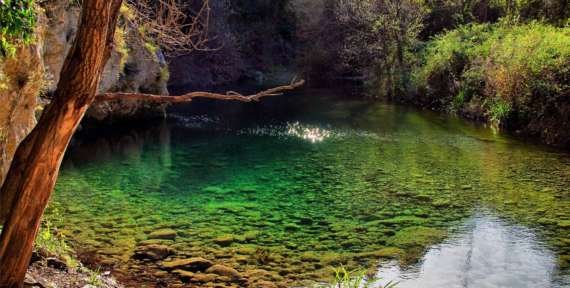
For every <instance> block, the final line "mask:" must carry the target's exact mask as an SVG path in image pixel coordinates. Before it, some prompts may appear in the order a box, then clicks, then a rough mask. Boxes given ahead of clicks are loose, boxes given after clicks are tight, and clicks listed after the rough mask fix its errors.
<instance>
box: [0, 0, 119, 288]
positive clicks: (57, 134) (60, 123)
mask: <svg viewBox="0 0 570 288" xmlns="http://www.w3.org/2000/svg"><path fill="white" fill-rule="evenodd" d="M120 5H121V0H83V10H82V14H81V22H80V25H79V28H78V32H77V36H76V38H75V40H74V44H73V47H72V48H71V50H70V52H69V54H68V55H67V58H66V60H65V63H64V66H63V69H62V71H61V78H60V79H61V80H60V81H59V84H58V87H57V89H56V92H55V96H54V100H53V101H52V103H51V104H50V105H49V106H48V107H47V108H46V110H45V112H44V113H43V114H42V116H41V118H40V120H39V122H38V125H37V126H36V127H35V128H34V130H32V132H31V133H30V134H29V135H28V137H26V138H25V139H24V141H23V142H22V143H21V144H20V146H19V147H18V149H17V151H16V154H15V156H14V160H13V162H12V165H11V167H10V170H9V172H8V175H7V177H6V180H5V182H4V185H3V186H2V190H1V191H0V193H1V194H2V201H3V203H2V213H3V215H2V216H3V217H2V219H4V217H6V219H7V221H6V222H5V223H4V228H3V230H2V236H1V238H0V287H10V288H11V287H22V286H23V280H24V277H25V274H26V270H27V268H28V265H29V262H30V258H31V254H32V249H33V244H34V239H35V237H36V234H37V231H38V227H39V225H40V220H41V216H42V215H43V212H44V210H45V207H46V205H47V203H48V200H49V198H50V195H51V193H52V191H53V188H54V185H55V181H56V178H57V175H58V171H59V167H60V164H61V161H62V158H63V154H64V152H65V150H66V149H67V145H68V144H69V141H70V139H71V136H72V135H73V133H74V132H75V130H76V128H77V126H78V124H79V122H80V121H81V119H82V118H83V115H84V114H85V111H86V110H87V108H88V107H89V105H90V104H91V103H92V102H93V100H94V99H95V95H96V92H97V86H98V84H99V80H100V77H101V74H102V71H103V68H104V66H105V63H106V62H107V59H108V58H109V56H110V53H111V50H112V45H113V36H114V33H115V26H116V21H117V17H118V12H119V8H120ZM6 208H8V209H6Z"/></svg>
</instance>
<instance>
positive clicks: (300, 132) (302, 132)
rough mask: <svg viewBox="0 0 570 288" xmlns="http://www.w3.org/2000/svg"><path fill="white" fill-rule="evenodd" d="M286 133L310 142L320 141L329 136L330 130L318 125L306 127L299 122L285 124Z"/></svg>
mask: <svg viewBox="0 0 570 288" xmlns="http://www.w3.org/2000/svg"><path fill="white" fill-rule="evenodd" d="M287 135H289V136H294V137H298V138H301V139H304V140H307V141H309V142H311V143H315V142H322V141H323V140H325V139H326V138H328V137H330V136H331V132H330V131H328V130H326V129H322V128H319V127H307V126H303V125H301V124H300V123H299V122H294V123H288V124H287Z"/></svg>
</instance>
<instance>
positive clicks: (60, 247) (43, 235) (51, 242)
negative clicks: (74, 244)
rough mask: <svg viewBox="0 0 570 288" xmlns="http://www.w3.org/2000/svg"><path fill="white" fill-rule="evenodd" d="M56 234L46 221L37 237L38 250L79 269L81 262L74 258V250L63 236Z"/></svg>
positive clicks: (36, 245)
mask: <svg viewBox="0 0 570 288" xmlns="http://www.w3.org/2000/svg"><path fill="white" fill-rule="evenodd" d="M56 234H57V233H56V231H55V230H54V229H53V226H52V225H51V222H50V221H48V220H45V219H44V221H43V223H42V226H41V228H40V231H39V232H38V236H37V237H36V242H35V247H36V249H37V250H40V251H43V253H46V254H48V255H53V256H57V257H59V258H61V259H63V260H64V261H65V262H66V264H67V265H69V266H70V267H72V268H73V267H77V266H78V265H79V262H77V260H76V259H75V258H74V257H72V249H71V248H70V247H69V246H68V245H67V243H66V242H65V240H64V238H63V236H61V235H56Z"/></svg>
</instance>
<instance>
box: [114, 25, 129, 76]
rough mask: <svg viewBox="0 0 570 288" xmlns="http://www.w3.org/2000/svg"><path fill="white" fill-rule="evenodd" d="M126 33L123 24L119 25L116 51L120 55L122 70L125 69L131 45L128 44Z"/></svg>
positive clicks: (116, 36) (116, 31)
mask: <svg viewBox="0 0 570 288" xmlns="http://www.w3.org/2000/svg"><path fill="white" fill-rule="evenodd" d="M126 34H127V31H126V30H125V28H123V27H121V26H118V27H117V28H116V30H115V37H114V38H115V51H117V53H119V55H120V60H119V66H120V70H121V71H123V70H124V68H125V65H126V64H127V60H128V58H129V46H128V44H127V40H126V38H127V35H126Z"/></svg>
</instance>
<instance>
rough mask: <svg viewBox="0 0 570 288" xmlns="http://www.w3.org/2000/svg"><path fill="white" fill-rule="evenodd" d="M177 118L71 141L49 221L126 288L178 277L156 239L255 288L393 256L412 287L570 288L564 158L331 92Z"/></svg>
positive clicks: (568, 186)
mask: <svg viewBox="0 0 570 288" xmlns="http://www.w3.org/2000/svg"><path fill="white" fill-rule="evenodd" d="M171 112H172V113H173V114H172V116H171V117H170V119H168V121H166V122H163V123H158V124H152V125H143V124H140V123H136V124H133V125H131V126H129V127H126V128H123V129H116V127H111V128H102V130H97V131H94V130H90V131H84V132H85V133H83V135H79V136H78V137H76V138H75V139H74V142H73V143H74V144H73V145H72V147H71V148H70V149H69V153H68V154H67V156H66V159H65V162H64V166H63V167H64V168H63V169H62V171H61V175H60V177H59V179H58V185H57V188H56V193H55V196H54V199H53V200H52V203H51V205H50V208H49V210H48V213H47V215H48V216H47V217H51V218H52V221H53V222H54V224H56V225H57V227H59V231H60V232H61V233H62V234H64V235H66V236H67V237H68V238H69V239H70V240H72V241H73V242H74V243H76V244H77V247H78V250H79V251H80V253H81V254H82V255H89V258H90V259H89V260H93V261H95V262H96V263H98V265H104V267H106V268H108V269H111V270H112V271H113V273H114V274H115V275H118V276H119V278H120V279H121V280H123V281H126V283H137V284H133V285H134V286H137V285H139V284H141V283H142V284H145V285H146V284H149V285H154V284H156V283H157V282H160V281H167V282H170V283H177V281H179V278H178V276H177V275H176V274H175V273H163V272H164V271H162V270H161V267H160V261H149V260H145V261H143V260H140V259H137V257H134V255H135V253H136V252H137V251H140V249H144V247H145V245H148V244H149V243H153V244H160V245H167V246H168V247H171V248H172V249H174V251H175V256H171V258H172V257H174V258H188V257H204V258H207V259H210V260H212V261H214V262H216V263H221V264H224V265H226V266H230V267H234V268H236V269H237V270H238V271H239V272H240V273H242V275H244V277H246V278H247V279H249V281H250V282H249V283H258V282H259V281H271V282H274V283H278V284H281V285H285V286H292V285H301V284H302V283H305V284H306V283H307V281H322V280H328V279H330V277H331V276H332V275H331V268H332V267H335V266H339V265H345V266H347V267H348V268H370V269H375V267H377V265H378V263H379V261H386V260H387V259H395V260H394V261H396V263H397V265H396V266H392V267H390V266H388V267H386V268H382V269H381V270H380V272H379V273H380V275H381V276H383V274H385V275H384V276H385V277H388V278H390V277H394V278H398V279H403V280H406V281H403V282H402V284H401V285H402V286H401V287H428V288H429V287H517V288H518V287H530V286H535V287H548V285H551V286H552V287H564V285H570V283H568V275H570V272H569V270H568V267H569V261H570V215H569V214H568V211H570V157H569V156H568V154H565V153H561V152H557V151H553V150H549V149H544V148H542V147H539V146H533V145H526V144H523V143H520V142H517V141H516V140H513V139H510V138H508V137H504V136H502V135H500V134H496V133H493V132H492V131H490V130H489V129H486V128H484V127H479V126H477V125H473V124H469V123H465V122H463V121H460V120H459V119H455V118H446V117H442V116H441V115H436V114H433V113H429V112H418V111H415V110H413V109H408V108H404V107H398V106H394V105H389V104H383V103H375V102H369V101H362V100H356V99H351V98H346V97H343V96H342V95H340V96H338V94H337V93H336V92H334V91H329V90H320V91H312V90H309V91H304V92H301V93H297V94H296V95H292V96H286V97H275V98H272V99H267V101H262V102H260V103H250V104H237V103H232V104H222V103H219V102H208V101H196V103H193V106H188V107H177V108H176V109H173V111H171ZM481 211H489V212H485V213H482V212H481ZM493 215H496V216H493ZM164 229H172V230H174V231H176V236H175V237H174V238H171V239H151V238H152V237H153V236H152V235H153V234H152V233H153V232H156V231H160V230H164ZM260 251H261V252H260ZM157 275H158V276H157ZM444 279H445V280H446V281H448V282H438V281H440V280H444ZM418 281H419V282H418ZM541 281H543V282H541ZM420 282H421V283H422V285H419V284H417V283H420ZM543 284H544V285H546V286H544V285H543ZM430 285H431V286H430ZM437 285H440V286H437ZM493 285H494V286H493ZM501 285H502V286H501Z"/></svg>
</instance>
